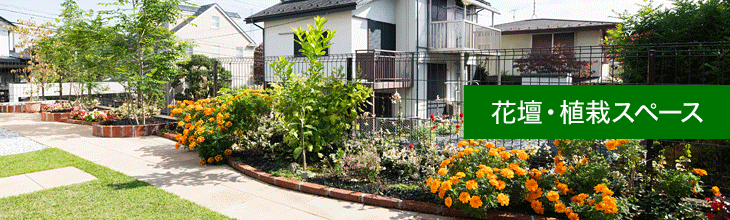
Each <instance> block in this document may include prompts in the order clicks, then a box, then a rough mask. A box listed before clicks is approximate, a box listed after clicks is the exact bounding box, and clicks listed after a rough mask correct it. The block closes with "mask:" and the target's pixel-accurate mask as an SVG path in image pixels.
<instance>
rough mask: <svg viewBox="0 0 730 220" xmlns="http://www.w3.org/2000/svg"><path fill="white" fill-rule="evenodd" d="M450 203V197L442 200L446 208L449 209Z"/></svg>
mask: <svg viewBox="0 0 730 220" xmlns="http://www.w3.org/2000/svg"><path fill="white" fill-rule="evenodd" d="M452 202H453V201H451V197H446V199H444V205H446V207H449V208H451V203H452Z"/></svg>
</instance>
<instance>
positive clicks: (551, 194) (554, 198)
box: [545, 191, 560, 202]
mask: <svg viewBox="0 0 730 220" xmlns="http://www.w3.org/2000/svg"><path fill="white" fill-rule="evenodd" d="M545 197H547V198H548V200H550V201H552V202H557V201H558V199H559V198H560V195H558V193H557V192H555V191H550V192H548V193H547V195H546V196H545Z"/></svg>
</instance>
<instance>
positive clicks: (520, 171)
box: [515, 167, 527, 176]
mask: <svg viewBox="0 0 730 220" xmlns="http://www.w3.org/2000/svg"><path fill="white" fill-rule="evenodd" d="M515 174H517V175H519V176H524V175H527V171H526V170H525V169H522V168H521V167H517V169H515Z"/></svg>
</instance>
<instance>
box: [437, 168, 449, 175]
mask: <svg viewBox="0 0 730 220" xmlns="http://www.w3.org/2000/svg"><path fill="white" fill-rule="evenodd" d="M448 172H449V170H447V169H446V168H441V169H439V171H438V174H439V176H443V175H446V173H448Z"/></svg>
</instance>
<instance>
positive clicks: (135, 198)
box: [0, 148, 229, 219]
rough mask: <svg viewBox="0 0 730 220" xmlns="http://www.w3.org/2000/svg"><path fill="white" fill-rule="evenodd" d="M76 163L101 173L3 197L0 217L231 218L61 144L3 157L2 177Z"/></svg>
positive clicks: (93, 172) (85, 169) (1, 160)
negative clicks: (47, 187) (101, 163)
mask: <svg viewBox="0 0 730 220" xmlns="http://www.w3.org/2000/svg"><path fill="white" fill-rule="evenodd" d="M67 166H74V167H76V168H79V169H81V170H83V171H86V172H87V173H90V174H91V175H94V176H96V177H97V178H98V179H97V180H93V181H88V182H84V183H79V184H74V185H69V186H62V187H56V188H52V189H46V190H41V191H37V192H33V193H28V194H23V195H18V196H13V197H7V198H2V199H0V219H229V218H227V217H226V216H223V215H221V214H218V213H216V212H213V211H211V210H209V209H207V208H205V207H202V206H199V205H196V204H195V203H192V202H190V201H187V200H184V199H182V198H180V197H178V196H176V195H174V194H171V193H168V192H165V191H164V190H162V189H159V188H157V187H154V186H152V185H150V184H148V183H145V182H142V181H139V180H137V179H135V178H132V177H129V176H127V175H124V174H121V173H119V172H116V171H113V170H111V169H109V168H106V167H103V166H100V165H97V164H94V163H92V162H89V161H87V160H84V159H82V158H79V157H77V156H75V155H72V154H70V153H67V152H65V151H63V150H59V149H57V148H48V149H44V150H40V151H35V152H29V153H24V154H15V155H8V156H2V157H0V167H2V169H0V178H2V177H8V176H14V175H20V174H25V173H32V172H37V171H43V170H49V169H55V168H61V167H67Z"/></svg>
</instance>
